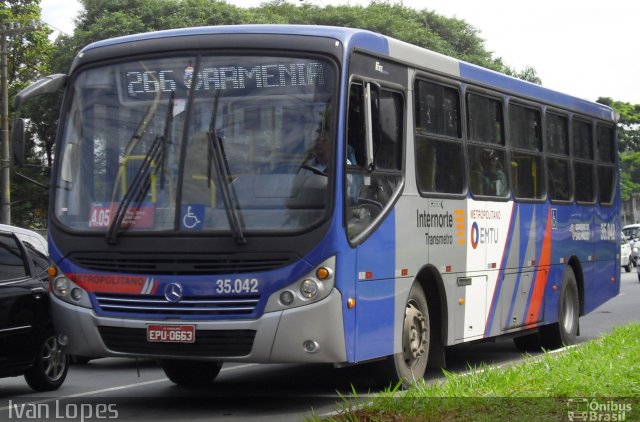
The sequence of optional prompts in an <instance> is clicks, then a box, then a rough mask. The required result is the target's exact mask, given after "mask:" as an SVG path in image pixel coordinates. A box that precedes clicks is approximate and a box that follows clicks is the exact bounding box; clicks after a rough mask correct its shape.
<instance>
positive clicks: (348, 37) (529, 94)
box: [82, 25, 615, 121]
mask: <svg viewBox="0 0 640 422" xmlns="http://www.w3.org/2000/svg"><path fill="white" fill-rule="evenodd" d="M224 34H274V35H276V34H278V35H301V36H317V37H327V38H334V39H336V40H338V41H340V42H341V43H342V44H343V45H344V46H345V51H346V52H347V54H348V52H350V51H352V49H354V48H358V49H362V50H368V51H371V52H373V53H377V54H382V55H385V56H388V57H390V58H391V59H394V60H398V61H401V62H405V63H408V64H412V65H414V66H417V67H419V68H422V69H424V70H433V71H436V72H437V73H439V74H441V75H444V76H449V77H453V78H457V79H460V80H461V81H463V82H467V83H474V84H478V85H481V86H483V87H487V88H491V89H495V90H498V91H501V92H504V93H508V94H515V95H517V96H520V97H523V98H525V99H531V100H535V101H541V102H544V103H546V104H548V105H551V106H555V107H559V108H562V109H566V110H570V111H574V112H580V113H585V114H588V115H590V116H594V117H597V118H600V119H604V120H608V121H613V120H615V114H614V112H613V110H612V109H611V108H610V107H608V106H606V105H603V104H599V103H595V102H592V101H588V100H585V99H580V98H578V97H574V96H571V95H567V94H563V93H561V92H559V91H554V90H551V89H549V88H545V87H543V86H541V85H537V84H533V83H530V82H527V81H524V80H522V79H518V78H514V77H512V76H509V75H505V74H503V73H499V72H496V71H493V70H490V69H486V68H483V67H481V66H477V65H474V64H471V63H468V62H465V61H462V60H458V59H455V58H452V57H449V56H445V55H443V54H440V53H436V52H433V51H431V50H428V49H425V48H422V47H418V46H415V45H411V44H408V43H406V42H403V41H399V40H397V39H394V38H391V37H387V36H385V35H382V34H378V33H375V32H371V31H368V30H363V29H356V28H346V27H334V26H317V25H221V26H202V27H193V28H179V29H170V30H164V31H157V32H146V33H140V34H134V35H127V36H123V37H117V38H111V39H106V40H102V41H98V42H95V43H92V44H90V45H88V46H86V47H85V48H83V50H82V52H86V51H89V50H93V49H98V48H101V47H107V46H115V45H118V44H126V43H135V42H140V41H145V40H154V39H161V38H173V37H189V36H202V35H224Z"/></svg>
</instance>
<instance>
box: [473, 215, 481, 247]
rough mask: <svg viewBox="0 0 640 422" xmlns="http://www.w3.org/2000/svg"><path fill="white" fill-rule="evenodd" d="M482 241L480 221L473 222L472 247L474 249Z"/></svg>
mask: <svg viewBox="0 0 640 422" xmlns="http://www.w3.org/2000/svg"><path fill="white" fill-rule="evenodd" d="M479 241H480V230H479V229H478V223H477V222H475V221H474V222H473V224H472V225H471V247H472V248H473V249H475V248H477V247H478V243H479Z"/></svg>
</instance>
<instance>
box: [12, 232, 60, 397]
mask: <svg viewBox="0 0 640 422" xmlns="http://www.w3.org/2000/svg"><path fill="white" fill-rule="evenodd" d="M43 245H44V246H43ZM48 265H49V262H48V257H47V255H46V243H44V239H43V238H42V236H40V235H38V234H37V233H35V232H32V231H30V230H26V229H20V228H17V227H12V226H6V225H1V226H0V377H15V376H20V375H24V377H25V379H26V381H27V383H28V384H29V386H30V387H31V388H33V389H34V390H37V391H50V390H55V389H57V388H58V387H60V386H61V385H62V383H63V382H64V380H65V378H66V376H67V371H68V369H69V359H68V357H67V356H66V354H65V352H64V349H63V347H62V346H61V344H60V342H59V340H58V336H57V335H56V334H55V332H54V330H53V325H52V321H51V317H50V313H49V297H48V285H47V267H48Z"/></svg>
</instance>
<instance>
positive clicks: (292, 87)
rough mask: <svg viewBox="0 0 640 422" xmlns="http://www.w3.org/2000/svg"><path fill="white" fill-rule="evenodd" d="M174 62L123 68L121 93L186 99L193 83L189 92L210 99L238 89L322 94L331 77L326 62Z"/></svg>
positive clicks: (140, 97) (145, 97) (131, 97)
mask: <svg viewBox="0 0 640 422" xmlns="http://www.w3.org/2000/svg"><path fill="white" fill-rule="evenodd" d="M243 61H244V62H247V60H243ZM176 62H177V60H175V59H172V60H166V61H162V60H158V61H156V64H158V65H162V64H166V65H167V66H166V67H160V66H158V67H156V68H155V69H154V68H150V67H149V66H142V65H139V62H136V64H138V65H139V66H137V67H136V68H133V66H132V65H131V64H128V65H123V66H122V67H121V72H120V79H121V92H123V93H124V94H125V96H126V98H127V100H135V101H139V100H153V99H154V98H155V97H156V96H157V95H158V93H160V94H163V93H167V94H168V93H171V92H176V91H178V92H182V93H183V95H185V96H186V95H187V94H188V92H189V91H190V90H191V89H192V85H193V84H195V86H193V90H194V91H195V92H196V94H197V95H199V96H200V95H203V94H206V96H212V95H213V93H214V92H216V91H224V92H229V91H242V90H245V91H260V90H276V91H278V90H279V91H283V92H298V91H302V90H304V89H305V88H313V90H314V91H315V90H319V91H321V92H322V91H326V90H328V89H329V86H330V84H329V83H328V81H327V77H328V76H330V75H331V74H332V72H331V68H330V67H329V66H328V65H327V64H326V63H323V62H320V61H311V60H304V59H286V61H285V59H274V61H273V62H264V63H256V61H255V60H251V65H246V64H237V65H234V64H225V65H221V66H209V65H206V64H204V63H203V65H202V66H200V69H199V70H197V71H196V70H195V69H194V67H193V66H191V65H184V66H181V67H176ZM185 62H186V61H185ZM232 95H233V94H232ZM179 96H180V95H179Z"/></svg>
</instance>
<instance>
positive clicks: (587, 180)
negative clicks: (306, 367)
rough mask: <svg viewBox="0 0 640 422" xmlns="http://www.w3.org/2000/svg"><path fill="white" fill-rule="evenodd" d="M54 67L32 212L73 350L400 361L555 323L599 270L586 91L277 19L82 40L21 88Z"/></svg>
mask: <svg viewBox="0 0 640 422" xmlns="http://www.w3.org/2000/svg"><path fill="white" fill-rule="evenodd" d="M59 91H63V92H64V95H63V100H62V107H61V113H60V120H59V128H58V133H57V138H56V146H55V164H54V169H53V172H52V176H51V192H50V209H49V220H50V223H49V234H48V236H49V251H50V254H51V261H52V267H51V270H50V280H51V292H52V303H53V304H52V312H53V318H54V321H55V324H56V327H57V329H58V331H59V332H60V336H61V340H62V341H63V343H64V344H66V348H67V349H66V350H67V353H69V354H71V355H77V356H86V357H107V356H110V357H148V358H154V359H158V360H159V361H160V362H161V365H162V367H163V369H164V371H165V373H166V375H167V376H168V377H169V379H170V380H171V381H173V382H174V383H176V384H178V385H191V386H196V385H206V384H209V383H211V382H212V381H213V380H214V378H215V377H216V375H217V374H218V373H219V371H220V368H221V366H222V364H223V363H224V362H255V363H298V362H301V363H330V364H334V365H335V366H336V367H341V366H348V365H352V364H359V363H366V364H368V365H370V366H371V369H372V371H371V373H373V374H376V376H377V377H378V378H379V379H381V380H386V381H387V382H399V381H401V380H402V382H404V383H405V384H407V383H410V382H413V381H415V380H418V379H421V378H423V376H424V374H425V370H426V368H427V367H428V366H433V367H442V366H444V364H445V359H444V358H445V354H444V352H445V349H446V347H448V346H452V345H457V344H461V343H467V342H475V341H481V340H487V339H492V338H495V337H497V336H510V337H512V338H514V341H515V342H516V345H517V346H518V347H520V348H525V349H526V348H531V347H534V348H540V347H545V348H551V347H559V346H561V345H563V344H571V343H573V342H575V341H576V336H577V335H578V334H579V318H580V316H582V315H585V314H587V313H589V312H591V311H593V310H594V309H595V308H596V307H598V306H599V305H601V304H602V303H604V302H605V301H607V300H608V299H611V298H613V297H615V296H616V295H617V294H618V292H619V289H620V254H619V246H620V229H621V226H620V190H619V175H618V161H617V144H616V142H617V141H616V116H615V115H614V112H613V111H612V110H611V109H610V108H608V107H606V106H604V105H600V104H597V103H593V102H588V101H585V100H582V99H578V98H575V97H572V96H569V95H564V94H562V93H559V92H555V91H552V90H549V89H546V88H544V87H542V86H539V85H535V84H531V83H528V82H525V81H522V80H518V79H515V78H512V77H509V76H506V75H503V74H499V73H497V72H494V71H491V70H488V69H484V68H482V67H478V66H475V65H473V64H469V63H466V62H463V61H460V60H457V59H454V58H451V57H447V56H444V55H441V54H438V53H435V52H432V51H429V50H426V49H423V48H419V47H416V46H413V45H410V44H408V43H405V42H402V41H399V40H396V39H392V38H390V37H387V36H384V35H381V34H376V33H372V32H369V31H365V30H360V29H352V28H342V27H326V26H295V25H246V26H244V25H243V26H213V27H199V28H185V29H174V30H167V31H160V32H152V33H144V34H135V35H130V36H125V37H120V38H114V39H108V40H104V41H99V42H96V43H93V44H91V45H89V46H87V47H85V48H84V49H82V51H80V53H79V54H78V55H77V56H76V58H75V60H74V62H73V64H72V66H71V69H70V72H69V74H68V75H63V74H58V75H52V76H49V77H47V78H44V79H42V80H40V81H38V82H36V83H34V84H33V85H32V86H30V87H28V88H26V89H25V90H24V91H23V92H21V93H20V94H19V95H18V96H17V97H16V107H19V106H20V105H22V104H23V103H24V102H25V101H27V100H29V99H31V98H34V97H37V96H40V95H47V94H50V93H53V92H59ZM24 132H25V119H17V120H16V122H15V125H14V131H13V143H14V153H15V158H16V159H17V160H19V159H20V152H21V151H22V150H23V148H24V142H25V135H24Z"/></svg>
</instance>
